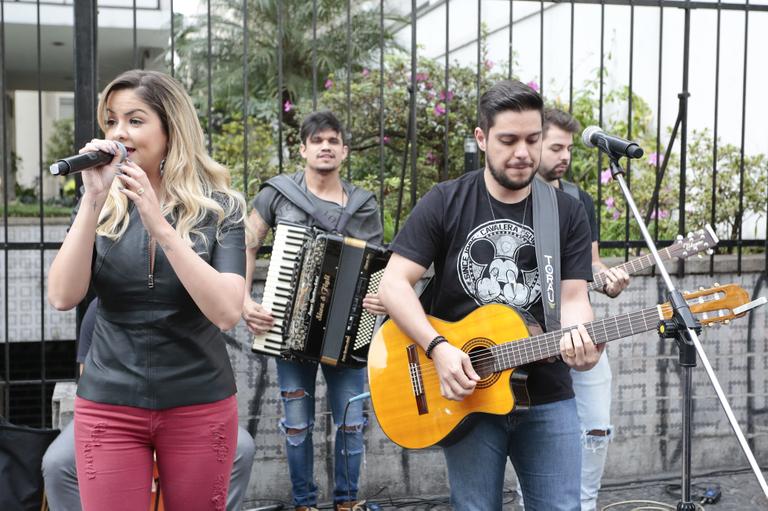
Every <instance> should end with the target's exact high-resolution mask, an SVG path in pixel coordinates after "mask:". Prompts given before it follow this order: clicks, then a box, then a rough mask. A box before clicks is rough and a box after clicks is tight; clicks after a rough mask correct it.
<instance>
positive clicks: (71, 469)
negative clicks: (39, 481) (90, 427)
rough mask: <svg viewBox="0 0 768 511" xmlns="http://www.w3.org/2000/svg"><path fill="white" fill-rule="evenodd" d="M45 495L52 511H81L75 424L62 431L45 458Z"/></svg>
mask: <svg viewBox="0 0 768 511" xmlns="http://www.w3.org/2000/svg"><path fill="white" fill-rule="evenodd" d="M42 469H43V479H44V480H45V494H46V496H47V498H48V507H49V508H50V509H51V511H80V510H81V509H82V508H81V506H80V490H79V489H78V487H77V469H76V468H75V423H74V421H72V422H70V423H69V424H68V425H67V426H65V427H64V429H63V430H61V433H59V436H57V437H56V440H54V441H53V442H52V443H51V445H50V446H48V450H47V451H45V455H44V456H43V463H42Z"/></svg>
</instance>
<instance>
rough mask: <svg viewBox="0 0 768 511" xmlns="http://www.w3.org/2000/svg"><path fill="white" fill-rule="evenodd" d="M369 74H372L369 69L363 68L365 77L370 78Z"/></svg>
mask: <svg viewBox="0 0 768 511" xmlns="http://www.w3.org/2000/svg"><path fill="white" fill-rule="evenodd" d="M369 74H371V70H370V69H368V68H367V67H364V68H363V76H364V77H365V76H368V75H369Z"/></svg>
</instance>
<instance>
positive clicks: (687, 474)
mask: <svg viewBox="0 0 768 511" xmlns="http://www.w3.org/2000/svg"><path fill="white" fill-rule="evenodd" d="M601 150H602V149H601ZM604 152H605V153H606V154H607V155H608V158H609V159H610V168H611V175H612V176H613V179H615V180H616V181H618V183H619V186H620V187H621V191H622V193H623V194H624V197H625V198H626V200H627V205H628V206H629V208H630V209H631V210H632V214H633V215H634V217H635V220H636V221H637V224H638V227H640V231H641V232H642V233H643V238H645V242H646V244H647V245H648V248H649V249H650V250H651V253H652V254H653V258H654V260H655V261H656V268H657V269H658V270H659V274H660V275H661V276H662V278H663V279H664V283H665V284H666V286H667V291H668V293H667V297H668V300H669V302H670V303H671V304H672V308H673V310H674V313H673V315H672V319H671V320H664V321H661V322H660V323H659V332H660V335H662V336H664V337H668V338H672V337H674V338H675V340H676V341H677V347H678V351H679V364H680V367H681V368H682V373H683V374H682V383H683V397H682V399H683V403H682V405H683V406H682V412H683V453H682V454H683V467H682V484H681V485H680V491H681V494H680V497H681V498H680V501H679V502H678V503H677V510H678V511H695V509H696V505H695V504H694V503H693V502H692V501H691V432H692V418H693V399H692V396H691V393H692V372H691V369H692V368H693V367H696V354H697V353H698V355H699V358H700V359H701V362H702V364H703V365H704V369H706V371H707V375H708V376H709V380H710V382H711V383H712V387H713V388H714V389H715V393H716V394H717V398H718V399H719V400H720V405H721V406H722V407H723V410H725V415H726V416H727V417H728V422H730V424H731V428H732V429H733V432H734V433H735V434H736V438H737V439H738V440H739V445H741V450H742V451H744V455H745V456H746V457H747V460H748V461H749V465H750V467H751V468H752V471H753V472H754V473H755V477H756V478H757V481H758V483H759V484H760V487H761V488H762V490H763V494H764V495H765V497H766V499H768V484H766V482H765V478H764V477H763V474H762V472H761V471H760V467H759V466H758V465H757V461H756V460H755V456H754V454H752V450H751V449H750V448H749V445H748V444H747V440H746V438H745V437H744V434H743V433H742V432H741V428H740V427H739V424H738V422H737V421H736V417H735V416H734V414H733V410H731V406H730V405H729V404H728V400H727V398H726V397H725V393H724V392H723V389H722V387H721V386H720V382H719V381H718V379H717V376H716V375H715V372H714V370H713V369H712V365H711V364H710V363H709V359H708V358H707V354H706V353H705V352H704V348H703V347H702V345H701V342H700V341H699V336H698V333H699V332H700V331H701V325H700V324H699V322H698V321H697V320H696V318H695V317H694V316H693V314H692V313H691V309H690V308H689V307H688V303H687V302H686V301H685V298H684V297H683V295H682V293H680V291H678V290H677V289H675V285H674V284H673V283H672V280H671V279H670V277H669V273H668V272H667V269H666V267H665V266H664V264H663V262H662V260H661V258H660V257H659V252H658V251H657V250H656V245H655V244H654V242H653V238H652V237H651V235H650V233H649V232H648V228H647V226H646V224H645V222H644V221H643V217H642V215H641V214H640V212H639V211H638V209H637V205H636V204H635V201H634V199H633V198H632V193H631V192H630V191H629V188H628V187H627V183H626V181H625V180H624V169H622V168H621V165H620V164H619V158H621V157H623V156H624V155H622V154H613V153H611V152H608V151H604ZM755 306H756V304H755V303H754V302H752V303H750V304H746V305H744V306H743V307H742V308H740V309H741V310H740V311H739V312H744V311H745V310H749V309H751V308H753V307H755Z"/></svg>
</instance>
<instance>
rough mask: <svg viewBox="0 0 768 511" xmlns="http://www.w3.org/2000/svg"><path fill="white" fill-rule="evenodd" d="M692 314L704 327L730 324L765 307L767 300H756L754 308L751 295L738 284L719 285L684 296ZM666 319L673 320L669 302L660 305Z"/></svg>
mask: <svg viewBox="0 0 768 511" xmlns="http://www.w3.org/2000/svg"><path fill="white" fill-rule="evenodd" d="M683 296H684V297H685V301H686V302H687V303H688V306H689V307H690V308H691V312H692V313H693V314H694V316H696V319H698V320H699V322H700V323H701V324H702V325H713V324H716V323H726V324H727V323H728V322H730V321H731V320H732V319H735V318H740V317H742V316H744V315H746V313H747V311H748V310H750V309H752V308H754V307H757V306H759V305H763V304H764V303H765V298H761V299H760V300H756V301H755V303H754V304H753V306H752V307H747V305H749V304H750V300H749V293H747V291H746V290H744V288H742V287H741V286H739V285H738V284H725V285H722V286H720V285H717V284H715V285H714V286H713V287H711V288H709V289H701V290H699V291H695V292H693V293H685V294H684V295H683ZM660 307H661V312H662V315H663V316H664V319H671V318H672V306H671V305H670V304H669V302H666V303H663V304H661V305H660Z"/></svg>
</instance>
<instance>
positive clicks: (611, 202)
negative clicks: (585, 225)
mask: <svg viewBox="0 0 768 511" xmlns="http://www.w3.org/2000/svg"><path fill="white" fill-rule="evenodd" d="M615 204H616V203H615V201H614V200H613V197H608V198H607V199H605V206H606V207H607V208H608V209H611V208H612V207H613V206H614V205H615Z"/></svg>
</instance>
